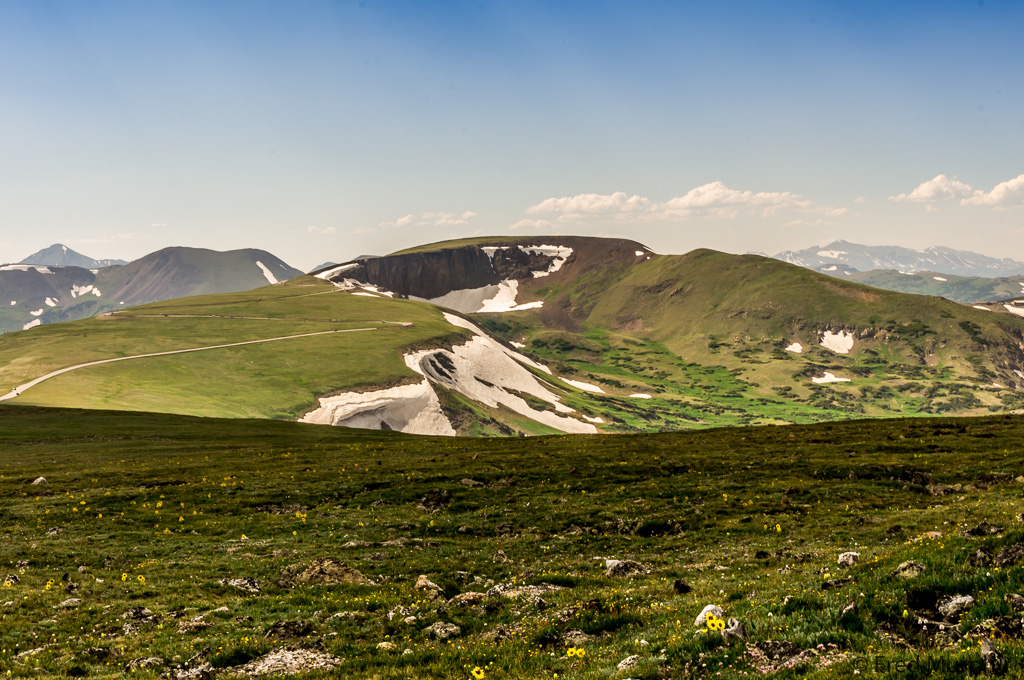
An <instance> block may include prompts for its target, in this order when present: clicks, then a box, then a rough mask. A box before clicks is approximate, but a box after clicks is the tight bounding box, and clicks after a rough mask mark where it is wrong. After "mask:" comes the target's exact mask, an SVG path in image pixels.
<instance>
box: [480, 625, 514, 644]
mask: <svg viewBox="0 0 1024 680" xmlns="http://www.w3.org/2000/svg"><path fill="white" fill-rule="evenodd" d="M480 639H481V640H483V641H484V642H491V643H494V644H498V643H501V642H505V641H506V640H511V639H512V631H510V630H509V629H508V627H507V626H505V625H504V624H501V623H499V624H498V625H497V626H495V627H494V628H492V629H491V630H488V631H484V632H483V633H481V634H480Z"/></svg>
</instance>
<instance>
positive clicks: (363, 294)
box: [352, 290, 380, 298]
mask: <svg viewBox="0 0 1024 680" xmlns="http://www.w3.org/2000/svg"><path fill="white" fill-rule="evenodd" d="M352 295H361V296H363V297H372V298H375V297H380V296H379V295H374V294H373V293H367V292H366V291H362V290H357V291H356V292H354V293H352Z"/></svg>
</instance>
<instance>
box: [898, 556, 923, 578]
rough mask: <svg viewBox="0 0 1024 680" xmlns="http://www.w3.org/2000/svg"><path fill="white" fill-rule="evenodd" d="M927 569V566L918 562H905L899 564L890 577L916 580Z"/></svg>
mask: <svg viewBox="0 0 1024 680" xmlns="http://www.w3.org/2000/svg"><path fill="white" fill-rule="evenodd" d="M927 569H928V567H927V566H925V565H924V564H921V563H920V562H914V561H913V560H907V561H906V562H901V563H900V565H899V566H898V567H896V570H895V571H893V572H892V575H893V576H895V577H896V578H902V579H911V578H917V577H918V576H920V575H921V574H923V573H924V572H925V571H926V570H927Z"/></svg>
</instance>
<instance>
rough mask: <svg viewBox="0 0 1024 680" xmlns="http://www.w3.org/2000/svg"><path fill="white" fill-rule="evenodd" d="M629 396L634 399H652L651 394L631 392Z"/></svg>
mask: <svg viewBox="0 0 1024 680" xmlns="http://www.w3.org/2000/svg"><path fill="white" fill-rule="evenodd" d="M629 396H630V397H632V398H633V399H650V398H651V395H649V394H642V393H637V394H631V395H629Z"/></svg>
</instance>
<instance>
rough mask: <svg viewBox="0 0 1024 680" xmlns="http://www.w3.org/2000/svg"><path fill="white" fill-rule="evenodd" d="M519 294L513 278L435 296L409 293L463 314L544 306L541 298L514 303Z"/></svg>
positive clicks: (414, 298) (517, 283)
mask: <svg viewBox="0 0 1024 680" xmlns="http://www.w3.org/2000/svg"><path fill="white" fill-rule="evenodd" d="M518 294H519V282H518V281H516V280H515V279H508V280H506V281H502V282H501V283H498V284H497V285H491V286H482V287H480V288H461V289H459V290H453V291H450V292H448V293H445V294H444V295H442V296H441V297H436V298H430V299H427V298H420V297H416V296H413V295H410V296H409V298H410V299H412V300H419V301H420V302H429V303H431V304H434V305H438V306H439V307H447V308H449V309H454V310H455V311H457V312H462V313H463V314H473V313H475V312H518V311H521V310H524V309H538V308H540V307H542V306H544V301H543V300H538V301H537V302H527V303H525V304H521V305H519V304H516V296H517V295H518Z"/></svg>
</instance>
